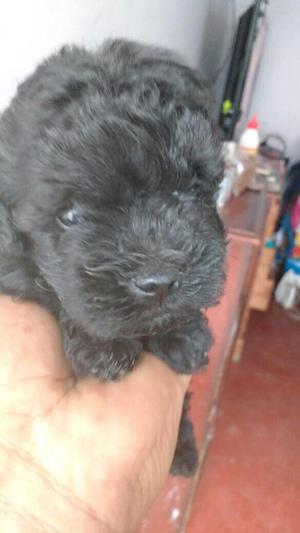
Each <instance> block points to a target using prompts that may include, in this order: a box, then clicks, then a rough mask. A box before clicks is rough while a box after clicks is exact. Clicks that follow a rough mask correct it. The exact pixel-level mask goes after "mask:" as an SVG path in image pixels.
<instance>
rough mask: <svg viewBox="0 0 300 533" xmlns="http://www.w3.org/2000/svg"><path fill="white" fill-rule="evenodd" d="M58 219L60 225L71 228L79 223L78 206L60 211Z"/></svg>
mask: <svg viewBox="0 0 300 533" xmlns="http://www.w3.org/2000/svg"><path fill="white" fill-rule="evenodd" d="M56 220H57V222H58V223H59V224H60V226H63V227H64V228H69V227H71V226H74V225H75V224H77V223H78V221H79V216H78V213H77V210H76V208H75V207H74V206H73V207H70V208H69V209H66V210H64V211H62V212H61V213H59V215H57V217H56Z"/></svg>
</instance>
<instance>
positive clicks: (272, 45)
mask: <svg viewBox="0 0 300 533" xmlns="http://www.w3.org/2000/svg"><path fill="white" fill-rule="evenodd" d="M252 1H253V0H0V111H1V109H3V108H4V107H5V106H6V105H7V103H8V102H9V99H10V98H11V97H12V95H13V94H14V92H15V89H16V86H17V83H18V82H19V81H21V80H22V79H23V78H24V77H25V76H26V75H27V74H28V73H29V72H31V71H32V70H33V68H34V67H35V66H36V64H37V63H38V62H39V61H40V60H41V59H42V58H44V57H45V56H47V55H48V54H49V53H51V52H52V51H54V50H55V49H57V48H58V47H59V46H61V45H62V44H64V43H66V42H74V43H78V44H85V45H87V46H91V47H94V46H97V45H98V44H100V43H101V42H102V40H103V39H105V38H107V37H111V36H125V37H129V38H134V39H140V40H143V41H145V42H149V43H155V44H158V45H163V46H168V47H170V48H174V49H176V50H178V51H179V52H181V53H182V54H183V55H184V56H185V57H186V58H187V60H188V62H189V63H190V64H191V65H193V66H195V67H198V66H201V67H202V70H204V73H205V74H206V75H207V77H208V78H212V77H213V76H214V74H215V73H216V71H217V70H218V67H219V66H220V65H222V64H223V63H224V58H226V54H227V55H228V50H229V47H230V43H231V40H232V38H233V34H234V30H235V27H236V21H237V18H238V16H239V14H240V13H241V12H242V11H244V10H245V9H246V8H247V7H248V6H249V5H250V4H251V3H252ZM267 16H268V20H269V32H268V35H267V39H266V46H265V50H264V55H263V58H262V63H261V67H260V72H259V76H258V80H257V85H256V88H255V92H254V95H253V103H252V111H255V112H257V114H258V116H259V119H260V123H261V132H262V134H263V135H264V134H265V133H268V132H278V133H281V134H282V135H283V136H284V137H285V138H286V140H287V142H288V149H289V154H290V155H291V157H292V158H293V159H300V103H299V99H300V30H299V25H300V1H299V0H284V1H283V0H270V2H269V6H268V9H267ZM225 76H226V68H224V69H223V70H222V72H221V74H220V75H219V77H218V79H217V81H216V83H215V87H214V89H215V94H216V97H217V100H219V99H220V97H221V95H222V87H223V84H224V79H225Z"/></svg>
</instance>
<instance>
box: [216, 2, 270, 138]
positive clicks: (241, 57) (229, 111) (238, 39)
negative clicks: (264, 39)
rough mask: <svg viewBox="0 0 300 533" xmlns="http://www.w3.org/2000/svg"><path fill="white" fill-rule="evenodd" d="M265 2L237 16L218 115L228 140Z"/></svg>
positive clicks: (234, 123)
mask: <svg viewBox="0 0 300 533" xmlns="http://www.w3.org/2000/svg"><path fill="white" fill-rule="evenodd" d="M264 3H265V0H257V1H256V2H255V3H254V4H252V5H251V6H250V7H249V8H248V9H247V11H245V13H243V15H241V17H240V18H239V22H238V27H237V31H236V35H235V38H234V43H233V51H232V55H231V61H230V66H229V70H228V75H227V79H226V84H225V89H224V93H223V98H222V103H221V110H220V115H219V123H220V126H221V128H222V129H223V131H224V135H225V138H226V139H227V140H230V139H232V138H233V136H234V130H235V126H236V124H237V122H238V121H239V119H240V116H241V108H240V106H241V101H242V97H243V90H244V86H245V82H246V78H247V73H248V69H249V64H250V61H251V55H252V49H253V45H254V41H255V39H256V35H257V25H258V19H259V17H260V16H262V15H263V14H264V12H263V10H262V4H264Z"/></svg>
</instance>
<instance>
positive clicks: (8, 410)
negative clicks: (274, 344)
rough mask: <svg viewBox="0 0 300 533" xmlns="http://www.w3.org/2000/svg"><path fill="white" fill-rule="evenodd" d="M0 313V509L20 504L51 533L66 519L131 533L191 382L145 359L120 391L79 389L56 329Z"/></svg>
mask: <svg viewBox="0 0 300 533" xmlns="http://www.w3.org/2000/svg"><path fill="white" fill-rule="evenodd" d="M4 306H6V307H5V310H6V312H5V314H4V315H3V317H4V318H1V321H0V322H1V323H0V338H1V339H2V349H1V352H2V353H1V365H0V473H1V472H2V473H3V478H4V479H5V477H7V478H8V479H9V483H7V484H6V485H7V486H6V485H5V484H4V489H5V490H4V500H3V501H4V502H6V504H7V506H8V507H7V508H9V506H10V505H16V498H17V500H18V499H20V498H21V503H22V507H24V509H25V511H26V510H27V514H28V515H30V516H31V515H32V516H33V520H36V521H37V524H38V523H39V521H43V520H44V521H45V523H47V524H48V526H49V527H51V528H52V529H51V531H53V532H55V533H58V532H60V531H61V529H62V528H65V527H66V524H65V523H64V520H65V518H66V517H68V516H72V517H73V518H72V520H73V521H74V523H76V525H77V529H76V530H78V531H81V529H80V525H81V524H82V527H83V529H82V531H86V530H88V531H91V532H92V531H106V530H107V531H132V528H134V527H135V526H136V524H137V523H138V520H139V519H140V518H141V516H142V515H143V513H144V512H145V510H146V509H147V507H148V506H149V504H150V503H151V501H152V500H153V498H154V497H155V495H156V494H157V492H158V490H159V487H160V486H161V484H162V482H163V480H164V479H165V477H166V475H167V472H168V469H169V466H170V463H171V460H172V455H173V452H174V447H175V442H176V435H177V429H178V423H179V418H180V411H181V405H182V400H183V395H184V391H185V388H186V384H187V378H183V377H179V376H175V374H173V372H172V371H171V370H169V369H168V368H167V367H166V366H165V365H164V364H163V363H162V362H161V361H159V360H158V359H156V358H155V357H153V356H149V355H145V356H144V357H143V358H142V360H141V362H140V363H139V364H138V367H137V369H135V370H134V371H133V373H131V374H129V375H128V376H126V377H125V378H124V379H123V380H122V381H120V382H113V383H99V382H98V381H96V380H93V379H86V380H82V381H77V380H76V379H75V376H74V375H73V373H72V371H71V369H70V367H69V366H68V363H67V361H66V360H65V358H64V355H63V352H62V346H61V339H60V334H59V331H58V329H57V326H56V324H55V322H54V321H53V319H52V318H51V317H50V316H49V315H48V314H47V313H46V312H45V311H43V310H42V309H40V308H38V307H36V306H35V305H33V304H21V305H20V304H16V303H14V302H12V301H11V300H10V299H8V298H7V299H5V301H4ZM20 354H21V356H20ZM7 472H8V474H7ZM11 472H12V473H13V474H12V475H11ZM9 476H11V477H9ZM20 479H22V485H21V487H20V486H19V485H18V495H17V496H16V490H15V485H16V483H19V481H20ZM28 486H29V487H32V486H33V487H34V488H35V487H36V489H35V490H33V494H32V490H31V491H30V490H29V491H28V489H27V487H28ZM37 496H38V498H37ZM33 499H34V502H35V504H34V505H32V504H33ZM38 502H40V508H38V507H39V505H38ZM52 505H53V507H54V509H55V511H52ZM45 506H46V507H48V508H49V509H50V513H49V509H48V513H47V512H46V511H45V509H44V507H45ZM53 512H56V513H57V519H55V520H54V522H55V526H54V524H53ZM47 517H51V518H47ZM50 522H52V524H51V525H49V524H50ZM87 523H88V524H89V526H88V527H89V529H85V528H87ZM60 524H61V525H60ZM101 524H102V526H103V527H102V526H101ZM104 525H105V526H104ZM48 526H47V527H48ZM60 528H61V529H60ZM45 530H46V529H45ZM62 530H63V529H62ZM24 531H25V529H24ZM28 531H29V530H28Z"/></svg>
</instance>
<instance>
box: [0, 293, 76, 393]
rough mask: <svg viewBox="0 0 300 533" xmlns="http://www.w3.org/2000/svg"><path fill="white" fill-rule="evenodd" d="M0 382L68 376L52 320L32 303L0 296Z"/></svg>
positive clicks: (67, 366)
mask: <svg viewBox="0 0 300 533" xmlns="http://www.w3.org/2000/svg"><path fill="white" fill-rule="evenodd" d="M0 339H1V346H0V361H1V364H0V382H2V383H3V382H7V381H10V380H20V379H27V378H35V377H37V378H38V377H41V376H49V377H55V378H64V377H67V376H70V374H71V373H72V371H71V368H70V366H69V364H68V362H67V361H66V358H65V356H64V353H63V347H62V340H61V335H60V331H59V328H58V326H57V324H56V322H55V320H54V318H53V317H52V316H51V315H50V314H49V313H48V312H47V311H46V310H45V309H43V308H41V307H39V306H38V305H36V304H34V303H32V302H20V301H14V300H13V299H12V298H10V297H8V296H0Z"/></svg>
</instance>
